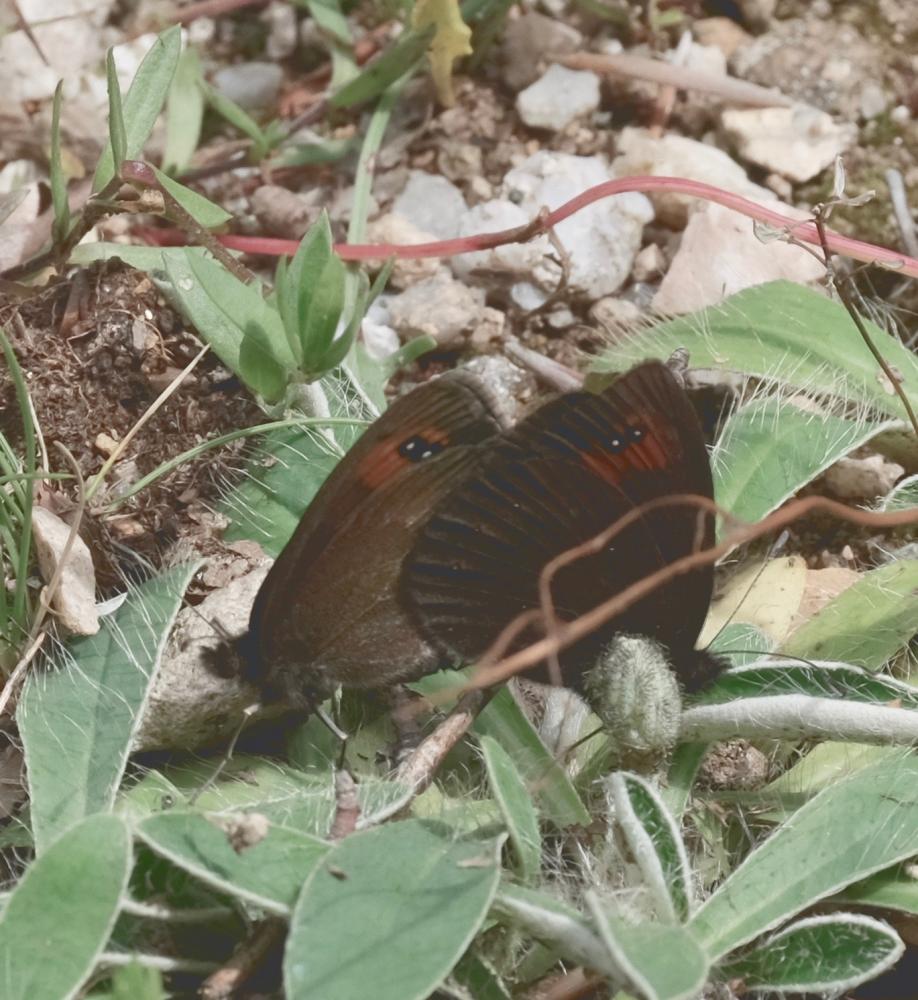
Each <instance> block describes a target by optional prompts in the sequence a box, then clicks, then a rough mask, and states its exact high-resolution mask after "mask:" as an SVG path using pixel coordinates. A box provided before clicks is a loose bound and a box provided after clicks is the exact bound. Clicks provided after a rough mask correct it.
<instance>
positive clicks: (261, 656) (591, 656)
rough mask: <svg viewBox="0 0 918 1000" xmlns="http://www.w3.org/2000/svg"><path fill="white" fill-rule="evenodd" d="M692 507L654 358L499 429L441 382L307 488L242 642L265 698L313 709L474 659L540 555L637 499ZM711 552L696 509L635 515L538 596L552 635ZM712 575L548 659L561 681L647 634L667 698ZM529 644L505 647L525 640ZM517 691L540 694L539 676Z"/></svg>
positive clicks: (693, 668)
mask: <svg viewBox="0 0 918 1000" xmlns="http://www.w3.org/2000/svg"><path fill="white" fill-rule="evenodd" d="M683 493H687V494H695V495H700V496H704V497H711V495H712V484H711V472H710V466H709V463H708V460H707V454H706V451H705V445H704V441H703V438H702V435H701V431H700V429H699V427H698V422H697V419H696V417H695V415H694V412H693V411H692V408H691V405H690V403H689V401H688V398H687V397H686V395H685V392H684V390H683V389H682V387H681V385H680V384H679V383H678V381H677V380H676V378H675V377H674V376H673V375H672V374H671V373H670V372H669V370H668V369H667V368H666V367H665V366H664V365H663V364H661V363H659V362H646V363H644V364H643V365H639V366H637V367H636V368H634V369H632V370H631V371H630V372H628V373H626V374H625V375H623V376H621V377H620V378H619V379H618V380H617V381H616V382H615V383H613V385H612V386H611V387H609V388H608V389H606V390H604V391H603V392H602V393H598V394H593V393H587V392H574V393H568V394H566V395H563V396H559V397H557V398H556V399H553V400H551V401H550V402H548V403H546V404H545V405H543V406H542V407H541V408H539V409H538V410H537V411H536V412H535V413H533V414H531V415H530V416H528V417H527V418H525V419H523V420H522V421H520V422H519V423H518V424H517V425H516V426H515V427H513V428H512V429H509V430H507V429H505V427H504V425H503V422H502V420H501V419H500V416H499V412H498V410H497V408H496V407H495V405H494V403H493V401H492V400H491V399H490V398H489V396H488V394H487V392H486V391H485V390H484V389H483V388H482V387H481V386H480V385H478V384H477V383H476V382H474V381H472V380H470V379H469V378H467V377H463V376H455V375H454V376H444V377H442V378H440V379H438V380H436V381H434V382H431V383H426V384H425V385H423V386H421V387H419V388H418V389H416V390H414V392H412V393H410V394H408V395H407V396H405V397H402V398H401V399H400V400H398V401H396V402H395V403H394V404H393V405H392V406H391V407H390V408H389V410H387V411H386V413H385V414H384V415H383V416H382V417H381V418H380V420H379V421H377V423H376V424H374V425H373V426H372V427H371V428H370V429H369V430H368V431H367V432H366V434H365V435H364V437H362V438H361V439H360V440H359V441H358V442H357V444H356V445H355V446H354V448H353V449H352V450H351V451H350V452H349V453H348V454H347V456H346V457H345V458H344V459H343V460H342V462H341V463H340V464H339V465H338V466H337V468H336V469H335V471H334V472H333V473H332V475H331V476H330V477H329V479H328V480H327V481H326V483H325V484H324V485H323V487H322V488H321V489H320V491H319V493H318V494H317V495H316V497H315V499H314V501H313V503H312V504H311V505H310V507H309V509H308V510H307V512H306V514H305V515H304V516H303V519H302V521H301V522H300V525H299V527H298V529H297V531H296V533H295V534H294V536H293V538H292V539H291V541H290V542H289V543H288V545H287V547H286V548H285V549H284V551H283V552H282V553H281V555H280V557H279V558H278V560H277V562H276V563H275V565H274V567H273V568H272V570H271V572H270V573H269V575H268V577H267V579H266V580H265V583H264V584H263V586H262V589H261V591H260V592H259V595H258V598H257V600H256V603H255V606H254V609H253V612H252V617H251V625H250V632H249V636H248V637H247V639H246V640H245V645H246V649H247V658H248V660H249V663H250V665H251V669H252V671H253V672H254V673H255V674H256V675H257V677H258V679H259V680H260V681H261V682H262V684H263V685H265V686H266V687H267V689H268V690H269V692H270V693H273V694H274V695H275V696H277V697H283V698H285V699H287V700H290V701H293V702H294V703H299V704H303V705H309V704H313V703H314V702H315V701H316V700H318V699H319V698H321V697H323V696H324V695H326V694H327V693H328V692H329V691H330V690H331V689H333V688H334V686H335V685H337V684H343V685H345V686H350V687H357V688H375V687H385V686H388V685H391V684H394V683H397V682H401V681H406V680H410V679H414V678H417V677H419V676H421V675H423V674H424V673H427V672H429V671H431V670H435V669H438V668H441V667H444V666H451V665H456V664H459V663H461V662H472V661H474V660H475V659H476V658H477V657H479V656H480V655H481V654H482V653H483V652H484V651H485V650H486V649H487V648H488V647H489V646H490V645H491V643H492V642H493V641H494V639H495V638H496V637H497V636H498V635H499V634H500V632H501V631H502V630H503V628H504V627H505V626H506V625H507V624H508V623H509V622H510V621H511V620H513V619H514V618H515V617H516V616H517V615H519V614H521V613H522V612H526V611H531V610H532V609H534V608H538V607H539V591H538V585H539V576H540V573H541V571H542V569H543V567H544V566H545V565H546V564H547V563H548V562H549V561H550V560H552V559H553V558H555V557H556V556H558V555H559V554H561V553H563V552H565V551H567V550H568V549H570V548H572V547H573V546H576V545H579V544H581V543H583V542H586V541H588V540H589V539H591V538H593V537H594V536H596V535H598V534H599V533H600V532H602V531H603V530H604V529H606V528H608V527H609V525H610V524H612V523H613V522H614V521H616V520H617V519H618V518H619V517H621V516H622V515H623V514H625V513H627V512H628V511H630V510H634V509H635V508H637V507H639V506H640V505H641V504H642V503H645V502H646V501H650V500H654V499H656V498H658V497H665V496H668V495H671V494H683ZM712 540H713V519H712V518H711V517H710V515H704V514H699V511H698V509H697V508H692V507H686V506H683V507H678V508H672V507H671V508H666V509H660V510H655V511H653V512H648V513H646V514H644V515H642V516H641V517H640V519H639V520H638V521H637V522H636V523H634V524H632V525H631V526H630V527H628V528H627V529H626V530H624V531H623V532H622V533H621V534H619V535H617V536H616V537H615V538H613V539H612V540H611V541H610V542H609V543H608V544H607V545H606V546H604V547H603V548H602V549H601V550H600V551H598V552H596V553H594V554H592V555H589V556H587V557H585V558H583V559H581V560H578V561H577V562H576V563H573V564H571V565H568V566H566V567H564V568H563V569H562V570H561V571H560V572H559V573H558V574H557V576H556V577H555V579H554V580H553V583H552V590H551V593H552V605H553V609H554V613H555V615H556V617H557V618H558V619H559V620H561V621H570V620H573V619H574V618H576V617H578V616H579V615H582V614H584V613H585V612H587V611H590V610H592V609H593V608H594V607H596V606H597V605H599V604H601V603H602V602H603V601H604V600H607V599H608V598H609V597H611V596H613V595H614V594H616V593H618V592H620V591H621V590H623V589H624V588H625V587H627V586H628V585H629V584H631V583H634V582H636V581H637V580H639V579H642V578H643V577H645V576H647V575H648V574H649V573H651V572H653V571H655V570H657V569H659V568H660V567H662V566H666V565H668V564H669V563H671V562H673V561H674V560H676V559H678V558H680V557H681V556H684V555H687V554H689V553H690V552H692V551H695V550H697V549H698V548H699V547H704V546H706V545H708V544H710V543H711V541H712ZM711 587H712V572H711V570H710V569H709V568H708V569H706V570H702V571H697V572H694V573H692V574H690V575H683V576H677V577H674V578H673V579H672V580H671V581H668V582H667V583H666V584H665V585H664V586H663V587H662V588H660V589H658V590H657V591H655V592H654V593H653V594H651V595H650V596H648V597H646V598H644V599H643V600H641V601H639V602H638V603H636V604H634V605H632V606H631V607H630V608H629V609H627V610H626V611H625V612H624V613H623V614H622V615H619V616H618V617H616V618H615V619H614V620H613V621H611V622H609V623H607V624H606V625H604V626H603V627H601V628H600V629H599V630H597V631H596V632H595V633H594V634H593V635H591V636H589V637H588V638H587V639H585V640H582V641H581V642H579V643H578V644H577V645H575V646H574V647H572V648H570V649H568V650H566V651H565V652H564V653H563V654H562V655H561V658H560V665H561V670H562V677H563V681H564V683H565V684H567V685H568V686H570V687H573V688H575V689H577V690H580V691H583V690H584V687H585V685H584V675H585V673H586V672H587V671H588V670H589V668H590V666H591V665H592V663H593V661H594V660H595V657H596V654H597V652H598V650H599V649H601V647H602V646H603V644H605V643H607V642H608V641H609V639H610V638H611V637H612V636H613V635H615V634H617V633H622V632H628V633H637V634H643V635H649V636H651V637H654V638H656V639H658V640H659V641H660V642H661V644H662V645H664V646H665V647H666V648H667V650H668V651H669V653H670V657H671V660H672V662H673V665H674V668H675V669H676V671H677V673H679V675H680V677H681V679H682V680H683V683H684V684H685V685H686V686H687V687H689V688H692V687H697V686H698V684H699V683H700V682H701V681H703V680H704V679H705V676H704V675H705V669H704V668H702V667H701V666H699V664H700V663H701V662H702V661H701V660H699V658H698V656H697V654H696V653H695V650H694V644H695V641H696V640H697V636H698V632H699V631H700V628H701V625H702V623H703V620H704V616H705V613H706V610H707V607H708V603H709V601H710V595H711ZM541 634H542V633H541V632H540V631H539V630H537V629H536V630H534V629H530V630H529V631H528V632H527V633H525V635H524V636H523V637H522V638H521V640H520V642H526V641H532V640H534V639H537V638H539V637H540V636H541ZM532 676H534V677H536V678H537V679H543V680H544V679H547V678H548V674H547V673H546V669H545V668H544V667H543V668H542V669H541V671H539V672H536V673H534V674H533V675H532Z"/></svg>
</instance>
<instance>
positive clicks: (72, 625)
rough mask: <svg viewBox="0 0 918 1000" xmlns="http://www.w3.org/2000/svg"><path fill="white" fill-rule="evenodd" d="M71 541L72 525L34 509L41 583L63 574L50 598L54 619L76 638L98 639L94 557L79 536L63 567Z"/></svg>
mask: <svg viewBox="0 0 918 1000" xmlns="http://www.w3.org/2000/svg"><path fill="white" fill-rule="evenodd" d="M69 537H70V525H69V524H67V523H66V522H65V521H62V520H61V519H60V518H59V517H58V516H57V514H55V513H54V512H53V511H50V510H48V509H47V508H46V507H33V508H32V538H33V540H34V542H35V554H36V556H37V557H38V566H39V569H40V570H41V576H42V579H43V580H44V581H45V583H46V584H47V583H50V582H51V579H52V577H53V576H54V575H55V573H57V572H58V571H59V570H60V574H61V575H60V579H59V581H58V586H57V589H56V590H55V592H54V593H53V594H52V595H51V608H52V610H53V611H54V617H55V619H56V620H57V621H58V622H60V624H61V625H62V626H63V627H64V628H65V629H66V630H67V631H68V632H70V633H71V634H73V635H95V634H96V632H98V631H99V616H98V614H97V613H96V572H95V569H94V568H93V564H92V556H91V555H90V553H89V548H88V547H87V545H86V543H85V542H84V541H83V539H82V538H80V536H79V535H77V536H76V537H75V538H74V539H73V542H72V543H71V546H70V550H69V552H67V558H66V561H64V562H63V566H62V563H61V560H62V558H63V556H64V552H65V549H66V546H67V540H68V539H69ZM61 567H62V568H61Z"/></svg>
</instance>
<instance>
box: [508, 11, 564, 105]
mask: <svg viewBox="0 0 918 1000" xmlns="http://www.w3.org/2000/svg"><path fill="white" fill-rule="evenodd" d="M503 34H504V39H503V56H504V72H503V78H504V82H505V83H506V84H507V86H508V87H511V88H512V89H513V90H521V89H522V88H523V87H527V86H529V84H530V83H533V82H534V81H535V80H537V79H538V78H539V73H540V70H541V69H542V64H545V63H549V62H553V61H554V60H556V59H559V58H560V57H561V56H566V55H570V53H571V52H576V51H577V49H579V48H580V47H581V46H582V45H583V35H581V34H580V32H579V31H577V29H576V28H572V27H571V26H570V25H568V24H565V23H564V22H563V21H559V20H556V19H555V18H553V17H546V16H545V15H544V14H539V13H537V12H536V11H527V12H526V13H525V14H523V15H522V16H520V17H517V18H509V19H508V20H507V24H506V26H505V27H504V33H503Z"/></svg>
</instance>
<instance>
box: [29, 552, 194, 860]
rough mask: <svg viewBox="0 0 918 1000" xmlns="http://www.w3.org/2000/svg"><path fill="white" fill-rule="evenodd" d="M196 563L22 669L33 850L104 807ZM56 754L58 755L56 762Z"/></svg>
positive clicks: (140, 591) (150, 585)
mask: <svg viewBox="0 0 918 1000" xmlns="http://www.w3.org/2000/svg"><path fill="white" fill-rule="evenodd" d="M196 571H197V566H196V565H188V566H180V567H176V568H175V569H172V570H169V571H168V572H165V573H163V574H161V575H160V576H158V577H155V578H154V579H152V580H148V581H146V582H145V583H143V584H141V585H140V586H139V587H138V588H137V589H136V590H134V591H132V592H131V593H130V594H129V595H128V598H127V600H126V601H125V602H124V604H122V605H121V607H120V608H119V609H118V610H117V611H116V612H115V613H114V614H112V615H110V616H108V617H105V618H103V619H102V621H101V627H100V629H99V632H98V633H97V634H96V635H92V636H85V637H83V638H79V639H74V640H72V641H71V642H69V643H68V645H67V646H66V647H65V648H64V650H63V652H62V653H59V654H57V655H55V656H53V657H52V665H51V669H48V670H36V671H33V672H32V673H31V674H29V679H28V681H27V682H26V686H25V690H24V691H23V695H22V700H21V701H20V704H19V711H18V720H19V729H20V733H21V734H22V740H23V744H24V748H25V758H26V764H27V767H28V775H29V789H30V792H31V813H32V829H33V833H34V835H35V843H36V846H37V849H38V852H39V853H41V852H42V851H44V850H45V848H46V847H47V846H48V844H50V843H51V841H52V840H54V838H55V837H57V836H59V835H60V834H61V833H62V832H63V831H64V830H67V829H68V828H69V827H71V826H73V825H74V824H75V823H77V822H78V821H79V820H81V819H83V817H85V816H89V815H92V814H93V813H97V812H108V811H110V810H111V808H112V805H113V803H114V800H115V794H116V792H117V790H118V785H119V784H120V782H121V778H122V775H123V773H124V768H125V764H126V763H127V758H128V754H129V752H130V749H131V743H132V742H133V739H134V734H135V733H136V731H137V728H138V726H139V725H140V721H141V717H142V715H143V710H144V706H145V704H146V701H147V697H148V695H149V692H150V689H151V687H152V685H153V681H154V679H155V677H156V673H157V671H158V670H159V664H160V657H161V656H162V651H163V647H164V646H165V643H166V639H167V637H168V635H169V630H170V629H171V627H172V623H173V621H174V620H175V616H176V614H177V612H178V609H179V607H180V605H181V600H182V595H183V594H184V593H185V588H186V587H187V586H188V582H189V580H190V579H191V577H192V576H193V575H194V573H195V572H196ZM62 762H66V766H63V764H62Z"/></svg>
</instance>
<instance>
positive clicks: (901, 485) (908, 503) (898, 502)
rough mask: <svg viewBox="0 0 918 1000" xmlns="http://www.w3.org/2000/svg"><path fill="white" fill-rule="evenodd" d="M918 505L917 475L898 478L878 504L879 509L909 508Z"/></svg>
mask: <svg viewBox="0 0 918 1000" xmlns="http://www.w3.org/2000/svg"><path fill="white" fill-rule="evenodd" d="M912 507H918V476H908V477H907V478H906V479H900V480H899V482H898V483H896V485H895V486H894V487H893V488H892V490H891V491H890V493H889V495H888V496H887V497H885V498H884V500H883V503H882V504H880V510H911V508H912Z"/></svg>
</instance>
